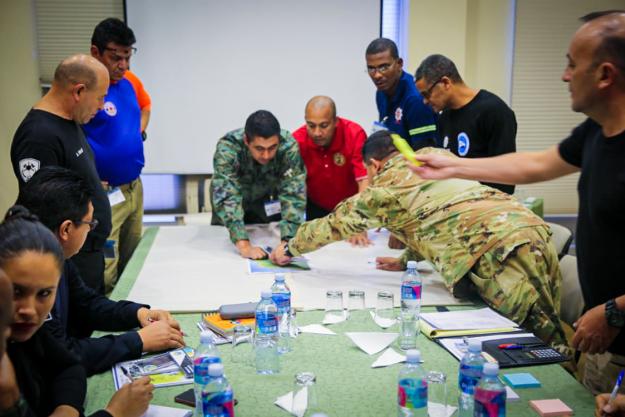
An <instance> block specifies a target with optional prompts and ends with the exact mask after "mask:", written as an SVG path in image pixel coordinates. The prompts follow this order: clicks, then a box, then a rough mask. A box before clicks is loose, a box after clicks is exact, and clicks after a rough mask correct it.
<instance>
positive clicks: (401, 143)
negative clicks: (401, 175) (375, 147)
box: [391, 133, 423, 166]
mask: <svg viewBox="0 0 625 417" xmlns="http://www.w3.org/2000/svg"><path fill="white" fill-rule="evenodd" d="M391 139H393V145H395V147H396V148H397V150H398V151H399V152H400V153H401V154H402V155H404V157H405V158H406V159H407V160H409V161H410V162H412V163H413V164H414V165H416V166H421V165H423V163H422V162H420V161H417V158H415V153H414V151H413V150H412V148H411V147H410V144H408V142H407V141H406V139H404V138H402V137H401V136H399V135H398V134H397V133H391Z"/></svg>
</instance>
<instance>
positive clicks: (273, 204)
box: [265, 200, 282, 217]
mask: <svg viewBox="0 0 625 417" xmlns="http://www.w3.org/2000/svg"><path fill="white" fill-rule="evenodd" d="M280 213H282V205H280V201H278V200H271V201H268V202H266V203H265V214H266V215H267V217H271V216H275V215H276V214H280Z"/></svg>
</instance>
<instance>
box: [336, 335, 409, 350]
mask: <svg viewBox="0 0 625 417" xmlns="http://www.w3.org/2000/svg"><path fill="white" fill-rule="evenodd" d="M398 335H399V334H398V333H382V332H347V333H345V336H347V337H349V338H350V339H351V340H352V342H354V344H355V345H356V346H358V347H359V348H360V349H362V350H363V351H364V352H365V353H366V354H368V355H375V354H376V353H378V352H379V351H381V350H382V349H384V348H385V347H387V346H388V345H390V344H391V343H393V342H394V341H395V339H397V336H398Z"/></svg>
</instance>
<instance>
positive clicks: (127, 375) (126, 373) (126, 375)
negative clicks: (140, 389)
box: [120, 366, 134, 382]
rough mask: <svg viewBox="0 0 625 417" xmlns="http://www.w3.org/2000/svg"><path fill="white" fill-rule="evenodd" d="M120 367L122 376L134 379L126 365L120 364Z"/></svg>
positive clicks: (130, 379) (129, 379)
mask: <svg viewBox="0 0 625 417" xmlns="http://www.w3.org/2000/svg"><path fill="white" fill-rule="evenodd" d="M120 368H122V372H123V373H124V376H125V377H126V378H128V381H130V382H132V381H134V378H133V377H132V375H130V372H129V371H128V369H126V367H124V366H120Z"/></svg>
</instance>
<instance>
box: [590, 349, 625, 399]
mask: <svg viewBox="0 0 625 417" xmlns="http://www.w3.org/2000/svg"><path fill="white" fill-rule="evenodd" d="M623 368H625V356H623V355H617V354H614V353H610V352H605V353H596V354H587V355H586V365H585V366H584V380H583V381H582V382H583V384H584V386H585V387H586V388H588V389H589V390H590V392H592V393H593V394H594V395H597V394H600V393H602V392H610V391H612V388H614V381H616V379H617V378H618V374H619V372H621V370H622V369H623ZM619 392H620V393H621V394H625V386H623V385H621V388H620V390H619Z"/></svg>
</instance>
